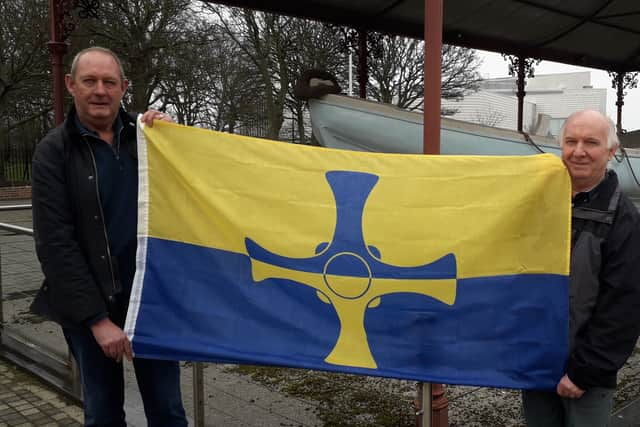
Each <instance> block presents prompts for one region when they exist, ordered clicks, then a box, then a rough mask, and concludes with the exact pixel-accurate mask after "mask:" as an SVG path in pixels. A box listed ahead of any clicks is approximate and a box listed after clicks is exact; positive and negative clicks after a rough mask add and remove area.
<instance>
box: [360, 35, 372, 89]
mask: <svg viewBox="0 0 640 427" xmlns="http://www.w3.org/2000/svg"><path fill="white" fill-rule="evenodd" d="M367 56H368V55H367V31H366V30H363V29H359V30H358V95H359V96H360V98H362V99H367V82H368V81H369V68H368V67H367V65H368V64H367V59H368V58H367Z"/></svg>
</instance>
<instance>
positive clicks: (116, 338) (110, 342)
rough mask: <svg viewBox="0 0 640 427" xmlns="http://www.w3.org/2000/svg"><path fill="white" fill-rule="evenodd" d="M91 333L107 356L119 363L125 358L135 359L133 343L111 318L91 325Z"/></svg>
mask: <svg viewBox="0 0 640 427" xmlns="http://www.w3.org/2000/svg"><path fill="white" fill-rule="evenodd" d="M91 332H92V333H93V336H94V337H95V339H96V341H97V342H98V345H99V346H100V348H102V351H103V352H104V354H105V356H107V357H110V358H112V359H115V361H116V362H118V363H120V362H121V361H122V357H123V356H124V357H126V358H127V360H129V361H131V359H132V358H133V352H132V351H131V342H130V341H129V339H128V338H127V336H126V335H125V333H124V331H123V330H122V329H120V328H119V327H118V326H117V325H116V324H115V323H113V322H112V321H111V320H109V318H105V319H102V320H99V321H98V322H96V323H94V324H93V325H91Z"/></svg>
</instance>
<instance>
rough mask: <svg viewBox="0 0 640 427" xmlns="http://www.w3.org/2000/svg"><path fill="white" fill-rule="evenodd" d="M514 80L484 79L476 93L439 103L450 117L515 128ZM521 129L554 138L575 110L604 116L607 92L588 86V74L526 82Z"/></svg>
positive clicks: (563, 75)
mask: <svg viewBox="0 0 640 427" xmlns="http://www.w3.org/2000/svg"><path fill="white" fill-rule="evenodd" d="M516 91H517V88H516V78H515V77H503V78H497V79H488V80H483V81H482V82H481V83H480V90H479V91H478V92H475V93H472V94H469V95H467V96H466V97H465V98H464V99H462V100H461V101H457V102H456V101H448V100H444V99H443V100H442V107H443V108H445V109H451V110H455V111H456V113H455V114H453V115H452V116H451V117H452V118H454V119H458V120H464V121H469V122H474V123H480V124H484V125H487V126H494V127H499V128H505V129H513V130H515V129H517V120H518V99H517V97H516ZM525 91H526V96H525V98H524V113H523V130H524V131H525V132H529V133H532V134H537V135H553V136H557V135H558V132H559V130H560V127H561V126H562V124H563V123H564V121H565V119H566V118H567V117H568V116H569V115H570V114H571V113H573V112H574V111H577V110H583V109H586V108H588V109H593V110H597V111H600V112H602V113H605V114H606V104H607V90H606V89H598V88H593V87H592V86H591V73H590V72H589V71H581V72H575V73H563V74H543V75H539V76H535V77H533V78H530V79H527V84H526V86H525Z"/></svg>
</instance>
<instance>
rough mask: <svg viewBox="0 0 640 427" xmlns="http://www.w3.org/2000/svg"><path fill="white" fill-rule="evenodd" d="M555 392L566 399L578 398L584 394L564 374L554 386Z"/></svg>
mask: <svg viewBox="0 0 640 427" xmlns="http://www.w3.org/2000/svg"><path fill="white" fill-rule="evenodd" d="M556 392H557V393H558V395H560V396H562V397H566V398H567V399H580V398H581V397H582V395H583V394H584V390H582V389H581V388H580V387H578V386H577V385H575V384H574V383H573V381H571V379H569V377H568V376H567V375H566V374H565V375H564V377H562V379H561V380H560V382H559V383H558V385H557V386H556Z"/></svg>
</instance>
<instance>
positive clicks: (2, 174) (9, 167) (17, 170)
mask: <svg viewBox="0 0 640 427" xmlns="http://www.w3.org/2000/svg"><path fill="white" fill-rule="evenodd" d="M51 126H52V117H51V112H50V111H43V112H41V113H38V114H36V115H33V116H31V117H28V118H25V119H24V120H21V121H19V122H15V123H10V122H6V123H2V124H0V187H8V186H15V185H25V184H29V182H30V181H31V158H32V157H33V150H34V149H35V146H36V144H37V143H38V141H40V140H41V139H42V137H43V136H44V135H45V134H46V133H47V131H48V130H49V129H50V128H51Z"/></svg>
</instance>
